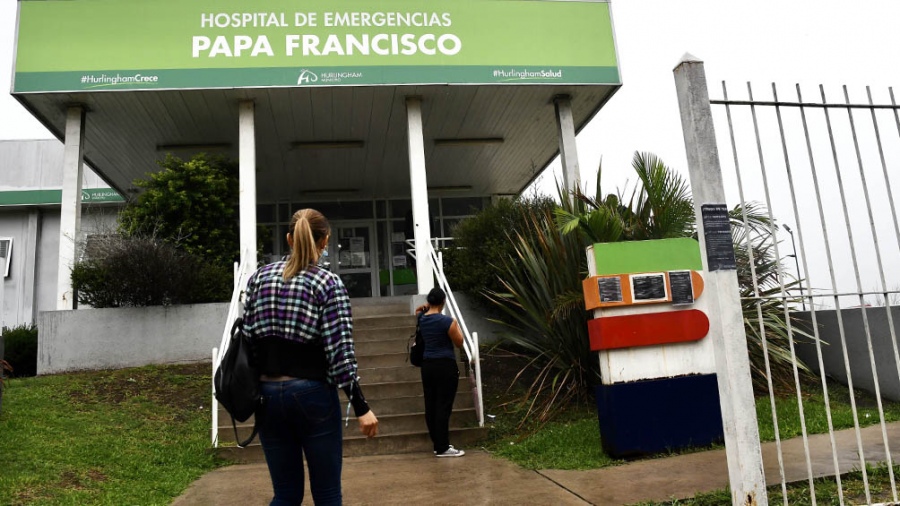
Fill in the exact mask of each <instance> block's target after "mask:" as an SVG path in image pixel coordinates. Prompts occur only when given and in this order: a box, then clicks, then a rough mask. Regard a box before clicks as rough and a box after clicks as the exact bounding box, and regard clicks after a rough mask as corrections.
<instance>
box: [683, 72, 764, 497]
mask: <svg viewBox="0 0 900 506" xmlns="http://www.w3.org/2000/svg"><path fill="white" fill-rule="evenodd" d="M674 73H675V88H676V91H677V94H678V105H679V107H680V109H681V126H682V130H683V131H684V146H685V149H686V151H687V159H688V169H689V171H690V177H691V190H692V192H693V196H694V212H695V214H696V216H697V228H698V233H699V234H698V235H699V239H700V255H701V257H702V258H703V269H704V271H705V276H704V281H705V284H706V287H705V290H704V293H703V297H704V298H706V299H707V300H708V301H709V311H708V312H707V315H708V316H709V325H710V334H711V335H712V336H714V338H715V341H714V343H713V345H714V350H715V359H716V372H717V379H718V383H719V401H720V403H721V406H722V425H723V427H724V429H725V454H726V456H727V458H728V479H729V482H730V484H731V501H732V504H758V505H760V506H765V505H766V504H768V499H767V496H766V487H765V483H766V482H765V474H764V472H763V462H762V452H761V450H760V443H759V428H758V426H757V422H756V407H755V404H754V400H753V386H752V383H751V380H750V358H749V354H748V352H747V338H746V334H745V332H744V322H743V317H742V313H741V303H740V299H739V293H740V292H739V288H738V281H737V270H736V269H735V268H734V267H733V263H732V262H733V260H732V261H731V262H730V261H729V260H728V256H729V254H728V253H729V251H730V252H731V258H732V259H733V253H734V252H733V250H732V249H730V236H729V238H728V240H727V241H725V242H724V243H727V246H723V244H724V243H722V242H718V241H717V243H716V245H715V246H713V247H712V254H713V255H715V258H713V262H712V265H711V262H710V251H708V250H707V240H706V239H707V237H706V233H707V225H719V226H720V227H721V228H722V229H727V228H728V222H727V219H726V220H722V219H721V216H719V217H716V216H717V215H716V213H714V212H712V210H711V206H724V204H725V189H724V186H723V183H722V170H721V167H720V166H719V151H718V148H717V146H716V133H715V129H714V128H713V120H712V110H711V108H710V105H709V91H708V90H707V87H706V72H705V71H704V69H703V62H702V61H699V60H697V59H695V58H694V57H692V56H690V55H685V56H684V58H683V59H682V61H681V63H680V64H679V65H678V66H677V67H675V71H674ZM704 207H705V212H704ZM720 209H721V208H720ZM704 214H705V215H706V218H707V223H704ZM712 231H713V229H712V228H710V232H711V233H712ZM723 249H724V251H723ZM711 267H712V269H713V270H710V268H711ZM714 329H718V331H717V332H714V331H713V330H714ZM751 498H752V502H751V501H750V499H751Z"/></svg>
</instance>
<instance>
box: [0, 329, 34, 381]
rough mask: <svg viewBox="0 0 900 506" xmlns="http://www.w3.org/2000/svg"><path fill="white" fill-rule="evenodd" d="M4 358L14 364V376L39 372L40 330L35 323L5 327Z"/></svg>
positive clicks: (24, 375)
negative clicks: (38, 347) (38, 346)
mask: <svg viewBox="0 0 900 506" xmlns="http://www.w3.org/2000/svg"><path fill="white" fill-rule="evenodd" d="M3 343H4V352H3V355H4V356H3V357H2V358H3V359H5V360H6V361H7V362H9V365H11V366H12V368H13V372H12V376H15V377H18V378H22V377H26V376H34V375H36V374H37V345H38V331H37V327H36V326H35V325H34V324H30V325H19V326H18V327H13V328H5V329H3Z"/></svg>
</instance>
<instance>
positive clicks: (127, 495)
mask: <svg viewBox="0 0 900 506" xmlns="http://www.w3.org/2000/svg"><path fill="white" fill-rule="evenodd" d="M210 388H211V387H210V366H209V364H196V365H180V366H168V367H142V368H137V369H123V370H118V371H102V372H90V373H78V374H68V375H57V376H44V377H38V378H24V379H12V380H7V387H6V390H5V391H4V394H3V412H2V414H0V457H2V458H0V504H10V505H19V504H29V505H31V504H34V505H42V504H54V505H57V504H62V505H65V504H71V505H87V504H116V505H119V504H142V505H144V504H161V505H162V504H169V503H170V502H171V501H172V499H173V498H174V497H176V496H178V495H179V494H181V492H182V491H184V489H185V488H186V487H187V486H188V485H189V484H190V483H191V482H192V481H194V480H196V479H197V478H198V477H199V476H201V475H202V474H203V473H205V472H207V471H209V470H211V469H214V468H216V467H218V466H220V465H222V461H220V460H219V459H218V458H217V457H215V455H214V454H213V453H212V452H211V451H210V442H209V431H210V427H209V424H210V407H209V403H210V393H209V392H210Z"/></svg>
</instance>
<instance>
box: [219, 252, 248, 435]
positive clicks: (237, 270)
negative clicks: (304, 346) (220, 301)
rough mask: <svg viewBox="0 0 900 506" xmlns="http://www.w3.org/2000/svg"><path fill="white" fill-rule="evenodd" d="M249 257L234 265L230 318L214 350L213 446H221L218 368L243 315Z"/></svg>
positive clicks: (227, 318) (244, 257) (229, 308)
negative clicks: (216, 379) (235, 327)
mask: <svg viewBox="0 0 900 506" xmlns="http://www.w3.org/2000/svg"><path fill="white" fill-rule="evenodd" d="M247 257H248V255H242V258H243V259H244V260H243V262H241V264H240V265H238V263H237V262H235V263H234V290H233V291H232V292H231V301H230V302H229V303H228V316H227V317H226V318H225V329H224V330H223V331H222V341H221V342H220V343H219V347H218V348H213V349H212V379H211V382H212V384H213V385H212V403H211V404H210V407H211V410H212V432H211V437H212V445H213V447H214V448H215V447H217V446H219V402H218V401H217V400H216V385H215V378H216V368H217V367H219V364H220V363H221V362H222V357H224V356H225V353H226V352H227V351H228V344H229V343H230V342H231V327H232V325H234V320H236V319H237V318H238V316H240V315H241V313H243V309H244V308H243V302H242V301H241V296H242V295H243V293H244V286H245V285H246V283H247V277H248V276H249V275H250V265H248V263H247V262H248V260H247Z"/></svg>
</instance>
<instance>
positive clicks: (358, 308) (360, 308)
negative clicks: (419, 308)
mask: <svg viewBox="0 0 900 506" xmlns="http://www.w3.org/2000/svg"><path fill="white" fill-rule="evenodd" d="M410 299H411V297H410V296H408V295H407V296H401V297H378V298H369V299H360V298H353V299H350V307H351V308H353V316H354V317H356V316H378V315H382V314H410Z"/></svg>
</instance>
